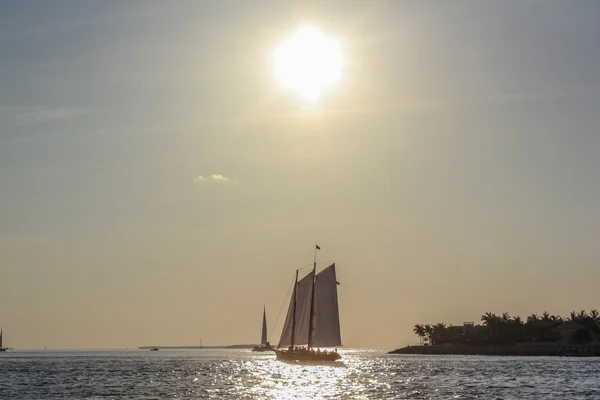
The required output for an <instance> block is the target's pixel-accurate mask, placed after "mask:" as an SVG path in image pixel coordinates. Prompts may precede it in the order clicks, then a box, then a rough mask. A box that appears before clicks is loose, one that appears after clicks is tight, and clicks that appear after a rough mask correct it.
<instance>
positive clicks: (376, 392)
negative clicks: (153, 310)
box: [0, 349, 600, 400]
mask: <svg viewBox="0 0 600 400" xmlns="http://www.w3.org/2000/svg"><path fill="white" fill-rule="evenodd" d="M598 378H600V358H553V357H539V358H521V357H477V356H411V355H387V354H385V353H384V352H382V351H369V350H344V351H343V359H342V362H338V363H335V365H299V364H288V363H283V362H279V361H276V360H275V355H274V354H273V353H258V354H257V353H252V352H250V351H249V350H206V349H202V350H186V351H183V350H181V351H178V350H160V351H158V352H150V351H147V350H134V351H38V352H36V351H13V352H6V353H3V354H2V353H0V399H2V400H9V399H19V400H22V399H35V400H39V399H175V398H177V399H212V398H214V399H520V400H524V399H600V385H599V384H598V383H599V380H598Z"/></svg>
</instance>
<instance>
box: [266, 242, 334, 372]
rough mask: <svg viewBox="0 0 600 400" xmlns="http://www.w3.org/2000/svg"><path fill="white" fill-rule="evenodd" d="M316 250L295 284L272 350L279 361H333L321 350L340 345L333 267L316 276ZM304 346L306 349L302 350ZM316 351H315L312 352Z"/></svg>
mask: <svg viewBox="0 0 600 400" xmlns="http://www.w3.org/2000/svg"><path fill="white" fill-rule="evenodd" d="M317 250H320V247H319V246H315V261H314V264H313V270H312V271H311V272H310V273H309V274H307V275H306V276H304V277H303V278H302V279H300V280H298V271H299V270H296V281H295V284H294V291H293V293H292V298H291V300H290V306H289V308H288V313H287V317H286V319H285V323H284V326H283V331H282V332H281V338H280V339H279V344H278V345H277V347H278V348H277V349H276V350H275V354H276V356H277V359H278V360H282V361H317V362H322V361H336V360H339V359H340V358H341V356H340V354H339V353H338V352H337V348H336V349H335V351H331V350H330V351H328V350H322V349H323V348H326V347H337V346H341V345H342V338H341V332H340V331H341V330H340V315H339V307H338V296H337V285H339V282H338V281H337V278H336V274H335V263H334V264H331V265H330V266H328V267H327V268H325V269H324V270H322V271H321V272H319V273H318V274H317V261H316V260H317ZM304 346H306V347H304ZM315 349H317V350H315Z"/></svg>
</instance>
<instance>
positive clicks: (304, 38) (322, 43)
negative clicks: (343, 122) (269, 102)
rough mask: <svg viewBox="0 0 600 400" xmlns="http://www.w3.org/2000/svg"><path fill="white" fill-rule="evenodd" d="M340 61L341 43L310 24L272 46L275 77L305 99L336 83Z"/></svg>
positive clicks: (314, 97) (315, 97) (285, 86)
mask: <svg viewBox="0 0 600 400" xmlns="http://www.w3.org/2000/svg"><path fill="white" fill-rule="evenodd" d="M343 65H344V60H343V58H342V51H341V48H340V43H339V42H338V41H337V40H336V39H333V38H330V37H327V36H325V35H323V34H322V33H321V32H320V31H319V30H317V29H316V28H314V27H312V26H307V27H303V28H300V29H298V31H296V33H295V34H294V35H293V36H292V37H291V38H288V39H287V40H286V41H284V42H283V43H282V44H281V45H279V47H277V49H276V50H275V57H274V70H275V77H276V78H277V80H278V81H279V83H280V84H281V85H282V86H283V87H284V88H286V89H290V90H293V91H295V92H297V93H299V94H300V95H301V96H302V97H304V98H305V99H307V100H316V99H317V98H318V97H319V96H320V95H321V93H322V91H323V90H324V89H325V88H326V87H328V86H330V85H333V84H334V83H336V82H337V81H338V80H339V79H340V75H341V71H342V67H343Z"/></svg>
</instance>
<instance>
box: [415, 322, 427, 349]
mask: <svg viewBox="0 0 600 400" xmlns="http://www.w3.org/2000/svg"><path fill="white" fill-rule="evenodd" d="M413 331H414V332H415V334H416V335H417V336H418V337H419V344H421V345H422V344H423V340H424V339H425V328H424V327H423V325H415V328H414V329H413Z"/></svg>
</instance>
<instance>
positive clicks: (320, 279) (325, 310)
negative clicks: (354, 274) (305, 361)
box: [311, 264, 342, 347]
mask: <svg viewBox="0 0 600 400" xmlns="http://www.w3.org/2000/svg"><path fill="white" fill-rule="evenodd" d="M337 285H338V282H337V279H336V275H335V264H331V265H330V266H329V267H327V268H325V269H324V270H323V271H321V272H319V273H318V274H317V276H316V279H315V305H314V313H313V332H312V340H311V346H313V347H330V346H341V345H342V337H341V333H340V313H339V308H338V296H337Z"/></svg>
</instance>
